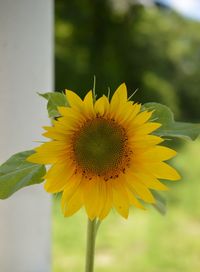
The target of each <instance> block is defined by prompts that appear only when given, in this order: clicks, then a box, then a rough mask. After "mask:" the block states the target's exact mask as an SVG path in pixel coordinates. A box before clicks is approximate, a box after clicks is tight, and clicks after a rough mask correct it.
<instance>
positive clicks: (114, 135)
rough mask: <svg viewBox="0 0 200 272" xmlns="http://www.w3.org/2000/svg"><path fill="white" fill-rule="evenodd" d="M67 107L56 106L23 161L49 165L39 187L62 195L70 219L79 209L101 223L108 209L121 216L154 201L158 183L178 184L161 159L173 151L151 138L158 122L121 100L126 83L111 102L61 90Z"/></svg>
mask: <svg viewBox="0 0 200 272" xmlns="http://www.w3.org/2000/svg"><path fill="white" fill-rule="evenodd" d="M66 97H67V100H68V102H69V105H70V106H69V107H58V111H59V113H60V117H59V118H58V119H57V120H54V121H53V124H52V126H49V127H44V129H45V130H46V132H45V133H44V134H43V135H44V136H45V137H47V138H49V139H50V141H49V142H46V143H44V144H42V145H41V146H39V147H37V148H36V149H35V151H36V152H35V153H34V154H33V155H31V156H30V157H29V158H28V160H29V161H31V162H34V163H38V164H50V165H51V167H50V168H49V170H48V171H47V173H46V175H45V180H46V182H45V189H46V191H47V192H50V193H57V192H62V210H63V213H64V215H65V216H70V215H72V214H74V213H75V212H76V211H78V210H79V209H80V208H81V207H83V206H84V207H85V209H86V212H87V214H88V217H89V218H90V219H91V220H93V219H94V218H98V219H100V220H102V219H104V218H105V217H106V216H107V215H108V213H109V212H110V210H111V209H112V208H115V209H116V210H117V211H118V212H119V213H120V214H121V215H122V216H123V217H125V218H127V217H128V213H129V208H130V206H132V205H133V206H135V207H137V208H143V206H142V204H141V203H140V200H142V201H144V202H147V203H155V199H154V197H153V195H152V193H151V189H153V190H167V187H166V186H165V185H164V184H163V183H162V182H160V181H159V179H167V180H178V179H179V178H180V176H179V174H178V173H177V171H176V170H175V169H174V168H172V167H171V166H169V165H168V164H167V163H166V162H165V161H166V160H168V159H170V158H172V157H174V156H175V155H176V152H175V151H174V150H172V149H170V148H167V147H164V146H162V145H159V144H160V143H162V142H163V139H162V138H161V137H158V136H156V135H153V134H152V132H154V131H155V130H156V129H158V128H159V127H160V126H161V124H159V123H156V122H152V121H149V120H151V115H152V113H153V111H142V110H141V105H140V104H138V103H133V102H132V101H129V100H128V98H127V89H126V85H125V84H122V85H120V86H119V88H118V89H117V90H116V92H115V93H114V95H113V96H112V98H111V101H109V99H108V98H107V97H106V96H102V97H101V98H99V99H98V100H97V101H95V102H94V99H93V94H92V91H90V92H88V93H87V95H86V96H85V98H84V99H83V100H82V99H81V98H80V97H79V96H78V95H77V94H76V93H74V92H72V91H69V90H66Z"/></svg>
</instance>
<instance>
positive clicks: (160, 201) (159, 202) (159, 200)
mask: <svg viewBox="0 0 200 272" xmlns="http://www.w3.org/2000/svg"><path fill="white" fill-rule="evenodd" d="M152 194H153V196H154V197H155V199H156V203H155V204H153V207H154V208H155V209H156V210H157V211H158V212H159V213H160V214H162V215H165V214H166V212H167V206H166V204H167V203H166V200H165V198H164V197H163V196H162V195H161V194H159V193H157V192H155V191H154V192H152Z"/></svg>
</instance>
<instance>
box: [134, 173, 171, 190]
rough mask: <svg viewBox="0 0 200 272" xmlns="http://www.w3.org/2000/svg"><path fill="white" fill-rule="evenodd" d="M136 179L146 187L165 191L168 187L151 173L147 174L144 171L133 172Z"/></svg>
mask: <svg viewBox="0 0 200 272" xmlns="http://www.w3.org/2000/svg"><path fill="white" fill-rule="evenodd" d="M134 175H135V176H136V177H137V179H138V180H140V181H141V183H143V184H144V185H145V186H146V187H148V188H150V189H155V190H159V191H167V190H169V188H168V187H167V186H165V185H164V184H163V183H161V182H160V181H159V180H158V179H156V178H155V177H154V176H153V175H147V174H144V173H134Z"/></svg>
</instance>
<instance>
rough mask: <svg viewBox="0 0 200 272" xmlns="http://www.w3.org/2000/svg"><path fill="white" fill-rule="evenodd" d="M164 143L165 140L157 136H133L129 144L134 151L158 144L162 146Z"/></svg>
mask: <svg viewBox="0 0 200 272" xmlns="http://www.w3.org/2000/svg"><path fill="white" fill-rule="evenodd" d="M163 141H164V139H162V138H160V137H158V136H155V135H142V136H138V137H136V136H135V135H133V136H132V137H131V138H130V139H129V142H130V143H131V145H133V149H134V147H142V148H144V147H150V146H154V145H157V144H160V143H162V142H163Z"/></svg>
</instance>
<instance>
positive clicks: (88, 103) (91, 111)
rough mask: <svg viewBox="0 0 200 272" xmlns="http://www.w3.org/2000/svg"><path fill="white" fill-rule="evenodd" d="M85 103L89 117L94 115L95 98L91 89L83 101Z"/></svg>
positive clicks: (85, 110)
mask: <svg viewBox="0 0 200 272" xmlns="http://www.w3.org/2000/svg"><path fill="white" fill-rule="evenodd" d="M83 104H84V112H85V114H86V115H87V116H89V117H94V115H95V112H94V100H93V94H92V91H89V92H88V93H87V94H86V96H85V98H84V101H83Z"/></svg>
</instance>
